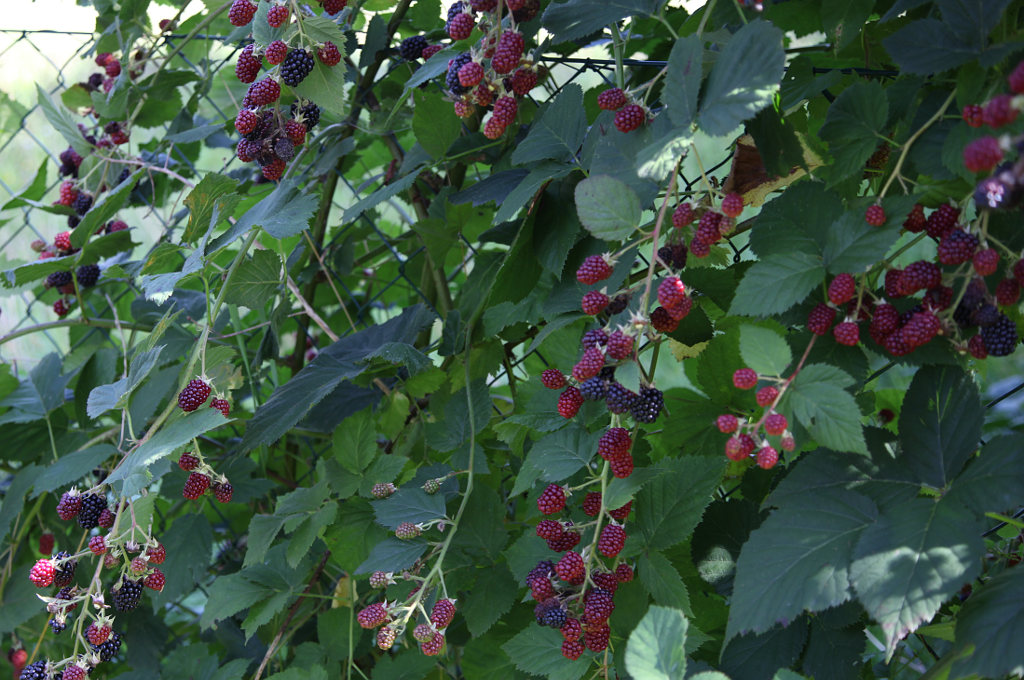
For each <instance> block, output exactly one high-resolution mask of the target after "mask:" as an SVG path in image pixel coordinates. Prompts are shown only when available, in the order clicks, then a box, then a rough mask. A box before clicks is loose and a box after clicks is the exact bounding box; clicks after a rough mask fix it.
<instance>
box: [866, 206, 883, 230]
mask: <svg viewBox="0 0 1024 680" xmlns="http://www.w3.org/2000/svg"><path fill="white" fill-rule="evenodd" d="M864 221H865V222H867V223H868V224H870V225H871V226H872V227H880V226H882V225H883V224H885V209H884V208H883V207H882V206H881V205H879V204H878V203H875V204H874V205H871V206H868V209H867V211H865V213H864Z"/></svg>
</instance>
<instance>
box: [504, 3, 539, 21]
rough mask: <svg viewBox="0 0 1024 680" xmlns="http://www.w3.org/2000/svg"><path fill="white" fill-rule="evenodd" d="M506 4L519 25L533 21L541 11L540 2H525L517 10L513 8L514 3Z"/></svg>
mask: <svg viewBox="0 0 1024 680" xmlns="http://www.w3.org/2000/svg"><path fill="white" fill-rule="evenodd" d="M506 4H508V5H509V9H511V10H512V18H513V19H515V20H516V23H517V24H525V23H526V22H527V21H532V20H533V18H534V17H536V16H537V13H538V12H539V11H540V0H523V2H520V3H519V6H518V7H515V8H513V7H512V3H506Z"/></svg>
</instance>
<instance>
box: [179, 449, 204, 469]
mask: <svg viewBox="0 0 1024 680" xmlns="http://www.w3.org/2000/svg"><path fill="white" fill-rule="evenodd" d="M178 467H180V468H181V469H182V470H184V471H185V472H191V471H192V470H195V469H196V468H197V467H199V459H198V458H196V457H195V456H193V455H192V454H191V453H188V452H186V453H183V454H181V457H180V458H178Z"/></svg>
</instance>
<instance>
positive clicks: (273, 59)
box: [263, 40, 288, 66]
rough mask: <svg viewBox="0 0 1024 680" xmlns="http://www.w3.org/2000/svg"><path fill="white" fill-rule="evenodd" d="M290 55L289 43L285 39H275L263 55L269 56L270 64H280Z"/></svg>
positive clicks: (268, 61)
mask: <svg viewBox="0 0 1024 680" xmlns="http://www.w3.org/2000/svg"><path fill="white" fill-rule="evenodd" d="M287 55H288V44H287V43H286V42H285V41H283V40H274V41H272V42H271V43H270V44H269V45H267V49H266V50H265V51H264V53H263V56H265V57H266V58H267V63H268V64H274V65H275V66H276V65H277V64H280V63H281V62H282V61H284V58H285V56H287Z"/></svg>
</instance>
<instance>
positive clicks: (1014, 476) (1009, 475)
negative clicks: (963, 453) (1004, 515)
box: [949, 435, 1024, 514]
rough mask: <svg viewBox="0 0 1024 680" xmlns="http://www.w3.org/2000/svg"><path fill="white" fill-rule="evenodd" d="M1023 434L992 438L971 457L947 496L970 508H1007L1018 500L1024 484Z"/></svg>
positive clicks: (1010, 507) (979, 510)
mask: <svg viewBox="0 0 1024 680" xmlns="http://www.w3.org/2000/svg"><path fill="white" fill-rule="evenodd" d="M1021 451H1024V436H1022V435H1002V436H999V437H995V438H993V439H992V440H991V441H989V442H988V443H987V444H985V447H984V448H983V449H982V450H981V455H980V456H978V457H977V458H975V459H972V460H971V461H970V463H969V464H968V466H967V469H966V470H964V471H963V473H962V474H960V475H959V476H958V477H957V478H956V479H955V480H954V481H953V484H952V487H951V488H950V490H949V497H950V498H955V499H956V500H958V501H960V502H961V503H963V504H964V505H966V506H967V507H968V508H970V509H971V510H973V511H974V512H976V513H978V514H981V513H984V512H1004V511H1011V509H1013V508H1015V507H1016V506H1017V505H1018V502H1019V501H1020V490H1021V489H1022V488H1024V456H1021V455H1020V452H1021Z"/></svg>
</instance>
